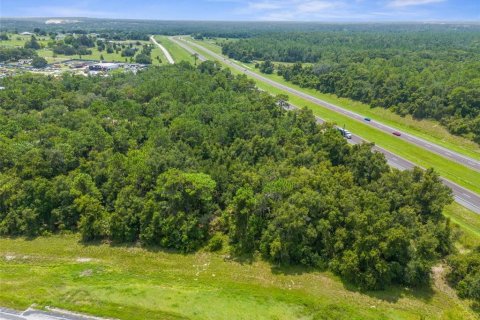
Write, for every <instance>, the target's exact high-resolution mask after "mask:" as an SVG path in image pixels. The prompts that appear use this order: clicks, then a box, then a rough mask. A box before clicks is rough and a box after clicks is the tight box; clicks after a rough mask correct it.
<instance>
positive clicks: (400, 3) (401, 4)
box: [389, 0, 445, 7]
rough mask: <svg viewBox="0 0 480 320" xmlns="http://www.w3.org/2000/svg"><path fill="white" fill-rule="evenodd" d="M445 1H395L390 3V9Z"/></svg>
mask: <svg viewBox="0 0 480 320" xmlns="http://www.w3.org/2000/svg"><path fill="white" fill-rule="evenodd" d="M444 1H445V0H393V1H391V2H390V3H389V6H390V7H411V6H419V5H424V4H431V3H439V2H444Z"/></svg>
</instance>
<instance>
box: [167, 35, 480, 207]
mask: <svg viewBox="0 0 480 320" xmlns="http://www.w3.org/2000/svg"><path fill="white" fill-rule="evenodd" d="M170 39H171V40H172V41H173V42H175V43H176V44H178V45H179V46H181V47H182V48H184V49H185V50H187V51H188V52H190V53H191V54H194V53H197V54H199V59H200V60H201V61H205V60H207V59H206V58H205V57H204V56H202V55H201V54H200V53H199V52H196V51H195V50H194V49H193V48H192V46H193V47H196V48H198V49H200V50H203V51H204V52H207V53H208V54H210V55H211V56H212V57H214V58H216V59H218V60H220V61H222V60H223V62H224V63H225V64H228V65H229V66H231V67H233V68H235V69H237V70H239V71H241V72H243V73H244V74H247V75H249V76H251V77H254V78H256V79H258V80H260V81H263V82H266V83H268V84H270V85H272V86H274V87H277V88H279V89H282V90H285V91H287V92H290V93H292V94H295V95H297V96H299V97H301V98H304V99H306V100H309V101H311V102H313V103H315V104H318V105H320V106H322V107H326V108H329V109H331V110H333V111H336V112H339V113H342V114H345V115H347V116H349V117H352V118H354V119H357V120H360V121H363V117H362V116H360V115H358V114H356V113H354V112H351V111H348V110H345V109H342V108H340V107H338V106H335V105H332V104H330V103H328V102H325V101H323V100H320V99H317V98H315V97H312V96H310V95H308V94H306V93H303V92H300V91H298V90H295V89H292V88H290V87H288V86H285V85H283V84H280V83H278V82H275V81H273V80H270V79H268V78H265V77H263V76H261V75H259V74H257V73H254V72H252V71H249V70H248V69H246V68H245V67H243V66H241V65H239V64H237V63H235V62H233V61H231V60H230V59H227V58H225V57H223V56H221V55H219V54H216V53H215V52H213V51H211V50H209V49H207V48H205V47H202V46H200V45H198V44H196V43H192V42H187V41H186V40H184V39H182V38H181V37H171V38H170ZM291 107H292V108H296V107H295V106H291ZM317 121H318V122H323V120H322V119H320V118H318V117H317ZM371 125H372V126H375V127H377V128H379V129H381V130H383V131H386V132H388V133H391V132H393V131H398V130H395V129H393V128H391V127H388V126H386V125H383V124H381V123H377V122H374V121H372V122H371ZM398 138H400V139H405V140H407V141H409V142H410V143H413V144H416V145H418V146H420V147H422V148H424V149H427V150H429V151H432V152H435V153H438V154H440V155H442V156H445V157H446V158H449V159H452V160H454V161H456V162H458V163H460V164H463V165H465V166H468V167H471V168H473V169H475V170H479V171H480V162H479V161H477V160H474V159H470V158H468V157H466V156H464V155H460V154H458V153H455V152H453V151H450V150H447V149H445V148H443V147H441V146H437V145H435V144H432V143H430V142H427V141H425V140H423V139H421V138H417V137H414V136H411V135H408V134H405V133H403V132H402V136H401V137H398ZM349 142H350V143H353V144H356V143H362V142H368V141H366V140H364V139H362V138H360V137H358V136H353V137H352V139H350V140H349ZM373 149H374V150H376V151H379V152H381V153H383V154H384V155H385V158H386V159H387V161H388V164H389V165H390V166H392V167H394V168H397V169H400V170H408V169H412V168H413V167H415V166H416V165H415V164H414V163H412V162H410V161H408V160H406V159H404V158H402V157H399V156H397V155H395V154H394V153H392V152H390V151H388V150H385V149H383V148H380V147H378V146H375V147H374V148H373ZM441 179H442V181H443V183H444V184H445V185H446V186H448V187H449V188H451V189H452V192H453V195H454V197H455V201H456V202H458V203H459V204H461V205H463V206H464V207H466V208H468V209H470V210H472V211H473V212H475V213H477V214H480V195H478V194H476V193H474V192H472V191H470V190H468V189H466V188H464V187H462V186H459V185H458V184H456V183H454V182H452V181H450V180H447V179H444V178H441Z"/></svg>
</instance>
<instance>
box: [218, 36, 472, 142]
mask: <svg viewBox="0 0 480 320" xmlns="http://www.w3.org/2000/svg"><path fill="white" fill-rule="evenodd" d="M479 34H480V31H479V30H477V29H475V28H474V29H471V30H465V29H461V30H451V29H446V30H440V31H436V29H431V30H430V29H427V30H422V31H418V32H414V31H411V30H410V31H398V30H397V31H396V32H393V31H389V30H381V29H374V30H370V31H368V32H348V33H346V32H318V33H290V34H269V35H263V36H259V37H255V38H251V39H244V40H239V41H227V42H223V43H222V46H223V48H222V50H223V53H224V54H227V55H228V56H229V57H231V58H235V59H237V60H240V61H243V62H251V61H256V60H259V63H258V66H259V67H260V70H261V71H262V72H265V73H273V72H275V71H276V72H277V73H278V74H279V75H281V76H282V77H283V78H284V79H285V80H287V81H291V82H292V83H295V84H298V85H300V86H302V87H308V88H314V89H317V90H319V91H320V92H323V93H333V94H336V95H338V96H341V97H347V98H351V99H353V100H357V101H361V102H364V103H366V104H369V105H371V106H372V107H380V108H387V109H390V110H392V111H394V112H396V113H398V114H400V115H412V116H413V117H415V118H417V119H424V118H428V119H435V120H437V121H439V122H440V123H441V124H442V125H444V126H445V127H446V128H447V129H448V130H449V131H450V132H451V133H453V134H456V135H461V136H464V137H467V138H469V139H471V140H474V141H476V142H477V143H480V90H479V86H478V83H479V81H480V62H479V61H480V59H479V58H480V43H479V42H478V35H479ZM272 61H277V62H289V63H291V64H282V63H273V64H274V65H272Z"/></svg>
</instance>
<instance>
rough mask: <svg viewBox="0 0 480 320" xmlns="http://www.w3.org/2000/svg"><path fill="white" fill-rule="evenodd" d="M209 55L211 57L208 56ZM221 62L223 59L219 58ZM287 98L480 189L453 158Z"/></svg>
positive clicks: (479, 176) (475, 175)
mask: <svg viewBox="0 0 480 320" xmlns="http://www.w3.org/2000/svg"><path fill="white" fill-rule="evenodd" d="M200 51H201V53H202V54H203V55H205V56H206V57H207V58H212V57H211V56H209V55H208V53H206V52H205V51H202V50H200ZM212 59H213V58H212ZM220 63H222V64H223V61H220ZM232 72H233V73H236V74H240V72H239V71H236V70H234V69H232ZM253 80H254V81H255V82H256V84H257V86H258V87H259V88H260V89H263V90H265V91H267V92H270V93H272V94H285V93H286V92H285V91H283V90H280V89H277V88H275V87H273V86H271V85H268V84H265V83H264V82H262V81H259V80H256V79H253ZM288 96H289V101H290V102H291V103H293V104H294V105H296V106H299V107H303V106H306V107H308V108H310V109H311V110H312V111H313V113H314V114H315V115H317V116H319V117H320V118H322V119H324V120H326V121H329V122H333V123H337V124H339V125H342V126H344V125H345V127H346V128H348V129H349V130H350V131H351V132H353V134H355V133H357V132H358V133H359V136H361V137H362V138H364V139H366V140H368V141H372V142H375V144H376V145H378V146H380V147H382V148H385V149H387V150H390V151H392V152H394V153H395V154H397V155H398V156H401V157H403V158H405V159H407V160H410V161H411V162H413V163H415V164H416V165H418V166H421V167H424V168H430V167H433V168H435V170H436V171H437V172H438V173H439V174H440V175H441V176H443V177H444V178H447V179H449V180H451V181H453V182H455V183H457V184H459V185H461V186H463V187H465V188H467V189H469V190H472V191H474V192H476V193H480V184H479V183H478V182H479V181H480V172H478V171H475V170H472V169H470V168H467V167H465V166H462V165H460V164H458V163H456V162H454V161H451V160H448V159H446V158H443V157H442V156H439V155H437V154H435V153H432V152H430V151H428V150H425V149H422V148H420V147H417V146H415V145H413V144H410V143H408V142H406V141H403V140H400V139H397V138H395V137H394V136H392V135H389V134H386V133H384V132H381V131H379V130H377V129H375V128H373V127H371V126H369V125H368V124H365V123H364V122H360V121H356V120H353V119H351V118H349V117H346V116H344V115H342V114H340V113H337V112H334V111H331V110H328V109H326V108H322V107H321V106H319V105H317V104H315V103H312V102H310V101H307V100H305V99H302V98H299V97H297V96H294V95H292V94H288Z"/></svg>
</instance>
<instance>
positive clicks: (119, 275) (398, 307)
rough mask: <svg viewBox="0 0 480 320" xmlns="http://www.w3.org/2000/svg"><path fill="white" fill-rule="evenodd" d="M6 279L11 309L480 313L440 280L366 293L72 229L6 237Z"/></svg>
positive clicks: (148, 314) (1, 260)
mask: <svg viewBox="0 0 480 320" xmlns="http://www.w3.org/2000/svg"><path fill="white" fill-rule="evenodd" d="M82 259H83V260H82ZM0 284H1V290H0V305H2V306H5V307H10V308H16V309H24V308H26V307H28V306H30V305H31V304H32V303H36V304H37V305H38V307H44V306H47V305H48V306H53V307H58V308H64V309H69V310H73V311H78V312H85V313H91V314H95V315H99V316H109V317H117V318H119V319H422V317H423V318H424V319H476V318H475V314H474V313H473V311H471V310H470V308H469V307H468V305H467V304H466V302H464V301H460V300H458V299H457V298H455V297H452V296H451V295H449V294H448V293H447V292H444V291H443V290H442V289H441V287H438V288H437V287H436V286H435V285H434V286H433V287H432V288H424V289H414V290H413V289H410V290H409V289H403V288H391V289H388V290H386V291H380V292H368V293H360V292H358V291H355V290H349V289H347V288H346V285H344V284H343V283H342V282H341V281H339V280H338V279H337V278H336V277H335V276H333V275H331V274H330V273H325V272H317V271H312V270H306V269H304V268H293V267H291V268H285V269H277V268H275V267H272V266H271V265H270V264H268V263H265V262H262V261H259V260H258V261H254V262H252V263H248V262H244V263H240V262H234V261H224V259H223V257H222V256H221V255H218V254H211V253H204V252H199V253H196V254H188V255H182V254H177V253H168V252H164V251H161V250H160V251H157V250H151V251H148V250H145V249H142V248H137V247H122V246H119V247H115V246H110V245H108V244H98V245H83V244H81V243H80V242H79V239H78V237H77V236H73V235H65V236H51V237H41V238H37V239H34V240H26V239H20V238H18V239H5V238H4V239H0ZM347 287H348V286H347Z"/></svg>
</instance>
